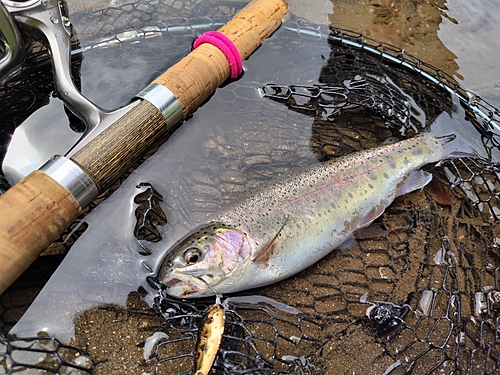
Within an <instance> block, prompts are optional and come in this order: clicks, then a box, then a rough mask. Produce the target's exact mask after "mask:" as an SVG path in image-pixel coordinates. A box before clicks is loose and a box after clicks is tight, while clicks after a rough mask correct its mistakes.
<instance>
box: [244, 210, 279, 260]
mask: <svg viewBox="0 0 500 375" xmlns="http://www.w3.org/2000/svg"><path fill="white" fill-rule="evenodd" d="M287 222H288V216H287V217H286V219H285V221H284V222H283V225H282V226H281V228H280V229H279V230H278V232H277V233H276V234H275V235H274V237H273V238H271V240H270V241H269V243H268V244H267V245H266V246H264V247H263V248H262V249H261V250H259V252H258V253H257V254H255V256H254V257H253V258H252V262H254V263H256V264H266V263H267V262H269V259H270V258H271V256H272V255H273V250H274V248H275V247H276V244H277V240H278V237H279V236H280V233H281V231H282V230H283V228H284V227H285V225H286V223H287Z"/></svg>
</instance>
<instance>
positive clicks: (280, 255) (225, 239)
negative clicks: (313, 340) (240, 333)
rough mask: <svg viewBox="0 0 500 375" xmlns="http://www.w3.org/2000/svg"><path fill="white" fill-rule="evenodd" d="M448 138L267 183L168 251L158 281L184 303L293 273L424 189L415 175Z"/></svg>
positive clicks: (440, 154)
mask: <svg viewBox="0 0 500 375" xmlns="http://www.w3.org/2000/svg"><path fill="white" fill-rule="evenodd" d="M453 138H454V137H453V136H447V137H440V138H436V137H433V136H432V135H430V134H422V135H418V136H416V137H414V138H411V139H408V140H404V141H401V142H397V143H394V144H391V145H386V146H382V147H377V148H374V149H371V150H366V151H361V152H357V153H353V154H350V155H348V156H345V157H341V158H338V159H335V160H332V161H328V162H325V163H322V164H317V165H314V166H311V167H308V168H306V169H304V170H301V171H299V172H294V173H293V174H290V175H287V176H284V177H282V178H279V179H276V180H273V181H271V182H270V183H269V184H267V185H265V186H263V187H262V188H260V189H259V190H258V191H257V192H256V193H255V194H253V195H252V196H250V197H248V198H246V199H244V200H242V201H239V202H237V203H235V204H234V205H231V206H229V207H227V208H226V209H224V210H222V211H220V212H219V213H217V214H216V215H214V217H213V220H211V221H210V222H209V223H207V224H206V225H203V226H201V227H200V228H198V229H197V230H196V231H195V232H193V233H192V234H191V235H189V236H188V237H186V238H185V239H184V240H183V241H181V242H180V243H179V244H178V245H176V246H175V247H174V248H172V249H170V250H169V251H168V252H167V255H166V257H165V259H164V261H163V263H162V265H161V267H160V270H159V272H158V278H159V280H160V281H161V282H162V283H163V284H164V285H165V286H166V292H167V293H168V294H170V295H171V296H175V297H188V298H189V297H201V296H207V295H213V292H212V291H211V290H210V288H209V287H208V286H207V285H206V284H207V283H208V284H209V285H210V286H211V287H212V288H213V289H214V290H216V291H217V292H220V293H231V292H236V291H240V290H244V289H250V288H255V287H258V286H263V285H267V284H271V283H274V282H276V281H279V280H282V279H284V278H286V277H289V276H291V275H293V274H296V273H297V272H299V271H301V270H303V269H305V268H307V267H308V266H310V265H312V264H314V263H315V262H317V261H318V260H319V259H321V258H322V257H324V256H325V255H326V254H328V253H329V252H331V251H332V250H333V249H335V248H336V247H338V246H339V245H341V244H342V243H343V242H344V241H346V240H347V239H349V238H350V237H351V236H352V234H353V232H355V231H356V230H358V229H360V228H363V227H366V226H367V225H369V224H370V223H372V222H373V220H375V219H376V218H377V217H379V216H380V215H381V214H382V213H383V212H384V210H385V209H386V207H387V206H389V205H390V204H391V203H392V202H393V200H394V199H395V198H396V197H397V196H399V195H402V194H406V193H409V192H411V191H414V190H417V189H421V188H422V187H424V186H425V185H426V184H427V183H429V181H430V180H431V179H432V175H430V174H429V173H428V172H424V171H421V170H420V169H419V168H421V167H422V166H424V165H425V164H429V163H433V162H437V161H439V160H441V159H443V158H445V157H446V153H445V144H446V143H447V142H449V141H450V140H452V139H453ZM200 279H202V280H200Z"/></svg>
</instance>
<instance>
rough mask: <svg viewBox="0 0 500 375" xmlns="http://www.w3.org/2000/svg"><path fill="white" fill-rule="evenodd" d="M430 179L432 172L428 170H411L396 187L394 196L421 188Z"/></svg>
mask: <svg viewBox="0 0 500 375" xmlns="http://www.w3.org/2000/svg"><path fill="white" fill-rule="evenodd" d="M431 180H432V174H430V173H429V172H426V171H421V170H417V171H413V172H411V173H410V174H409V175H408V177H407V178H406V180H405V181H404V182H403V184H402V185H401V186H399V187H398V190H397V191H396V197H399V196H401V195H404V194H408V193H411V192H412V191H415V190H418V189H422V188H423V187H424V186H425V185H427V184H428V183H429V182H431Z"/></svg>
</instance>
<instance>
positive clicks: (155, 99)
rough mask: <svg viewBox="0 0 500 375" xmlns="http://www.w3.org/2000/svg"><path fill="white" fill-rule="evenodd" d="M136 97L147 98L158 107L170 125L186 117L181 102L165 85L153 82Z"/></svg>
mask: <svg viewBox="0 0 500 375" xmlns="http://www.w3.org/2000/svg"><path fill="white" fill-rule="evenodd" d="M136 97H138V98H141V99H144V100H147V101H148V102H150V103H151V104H153V105H154V106H155V107H156V108H158V110H159V111H160V112H161V114H162V115H163V118H164V119H165V121H167V124H168V125H174V124H177V123H178V122H180V121H182V120H183V119H184V112H183V110H182V105H181V103H179V100H177V98H176V97H175V95H174V94H173V93H172V91H170V90H169V89H167V88H166V87H165V86H162V85H159V84H157V83H151V84H150V85H148V86H147V87H146V88H145V89H144V90H142V91H141V92H140V93H139V94H137V95H136Z"/></svg>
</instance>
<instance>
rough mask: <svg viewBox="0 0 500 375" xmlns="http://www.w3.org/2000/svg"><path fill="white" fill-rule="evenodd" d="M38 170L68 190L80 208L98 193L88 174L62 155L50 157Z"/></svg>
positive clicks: (86, 204) (85, 205)
mask: <svg viewBox="0 0 500 375" xmlns="http://www.w3.org/2000/svg"><path fill="white" fill-rule="evenodd" d="M40 170H41V171H43V172H45V173H46V174H47V175H49V176H50V177H52V178H53V179H54V180H55V181H57V182H58V183H59V184H61V185H62V186H63V187H64V188H65V189H66V190H68V191H69V192H70V193H71V195H72V196H73V198H75V199H76V201H77V202H78V204H79V205H80V207H81V208H85V207H87V206H88V205H89V204H90V202H92V201H93V200H94V199H95V198H96V197H97V195H98V194H99V190H98V189H97V186H96V185H95V183H94V181H93V180H92V179H91V178H90V177H89V175H88V174H87V173H85V172H84V171H83V170H82V169H81V168H80V167H79V166H78V165H76V164H75V163H74V162H73V161H71V160H70V159H68V158H66V157H64V156H60V155H56V156H54V157H52V158H51V159H50V160H49V161H47V162H46V163H45V164H44V165H42V166H41V167H40Z"/></svg>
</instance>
